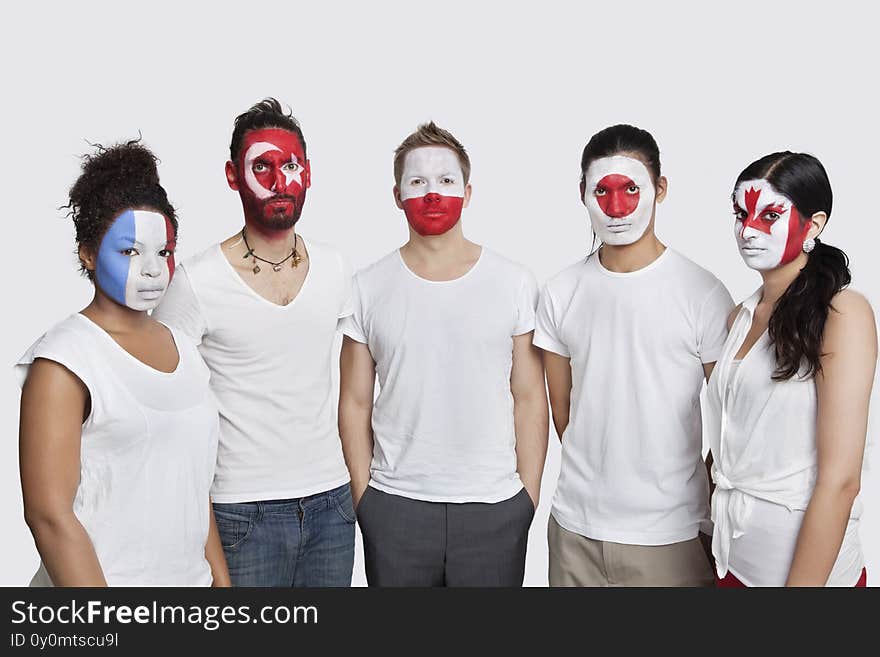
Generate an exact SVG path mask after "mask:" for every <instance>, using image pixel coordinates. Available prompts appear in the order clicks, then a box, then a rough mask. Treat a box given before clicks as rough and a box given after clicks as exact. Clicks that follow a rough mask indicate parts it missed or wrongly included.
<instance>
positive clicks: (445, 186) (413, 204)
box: [398, 146, 465, 235]
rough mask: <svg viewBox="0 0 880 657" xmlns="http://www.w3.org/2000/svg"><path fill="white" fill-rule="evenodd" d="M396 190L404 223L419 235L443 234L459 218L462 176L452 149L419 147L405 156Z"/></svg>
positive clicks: (462, 188)
mask: <svg viewBox="0 0 880 657" xmlns="http://www.w3.org/2000/svg"><path fill="white" fill-rule="evenodd" d="M398 189H399V191H400V200H401V201H403V211H404V213H405V214H406V220H407V221H408V222H409V225H410V226H412V227H413V230H415V231H416V232H417V233H418V234H419V235H440V234H442V233H445V232H446V231H447V230H449V229H450V228H452V227H453V226H454V225H455V224H457V223H458V220H459V219H460V218H461V209H462V207H463V204H464V189H465V184H464V175H463V174H462V171H461V164H460V163H459V161H458V156H457V155H456V154H455V151H453V150H452V149H451V148H446V147H445V146H421V147H419V148H414V149H413V150H411V151H410V152H409V153H407V154H406V159H405V160H404V164H403V175H402V176H401V178H400V186H399V188H398Z"/></svg>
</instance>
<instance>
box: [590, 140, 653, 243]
mask: <svg viewBox="0 0 880 657" xmlns="http://www.w3.org/2000/svg"><path fill="white" fill-rule="evenodd" d="M655 196H656V191H655V189H654V184H653V182H651V174H650V172H649V171H648V168H647V167H646V166H645V165H644V164H643V163H642V162H640V161H639V160H636V159H633V158H631V157H626V156H623V155H613V156H610V157H602V158H599V159H597V160H594V161H593V162H592V163H591V164H590V166H589V167H587V171H586V173H585V174H584V204H585V205H586V206H587V212H589V215H590V223H591V224H592V226H593V232H595V233H596V235H598V236H599V239H601V240H602V242H604V243H605V244H612V245H615V246H620V245H625V244H632V243H633V242H635V241H637V240H638V239H639V238H641V236H642V235H644V234H645V230H647V228H648V224H650V223H651V216H652V215H653V213H654V198H655Z"/></svg>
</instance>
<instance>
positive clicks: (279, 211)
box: [237, 128, 311, 230]
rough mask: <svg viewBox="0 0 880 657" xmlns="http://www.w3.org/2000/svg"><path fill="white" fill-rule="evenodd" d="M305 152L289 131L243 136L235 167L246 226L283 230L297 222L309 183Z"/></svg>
mask: <svg viewBox="0 0 880 657" xmlns="http://www.w3.org/2000/svg"><path fill="white" fill-rule="evenodd" d="M304 151H305V149H304V148H303V145H302V142H300V139H299V137H298V136H297V135H296V134H295V133H293V132H290V131H289V130H283V129H281V128H263V129H260V130H252V131H250V132H248V133H247V134H246V135H245V137H244V140H243V141H242V146H241V154H240V155H239V161H238V163H237V165H238V171H239V185H238V191H239V194H240V195H241V201H242V205H243V207H244V215H245V221H246V222H247V223H248V225H255V226H257V227H262V228H265V229H269V230H286V229H288V228H291V227H293V225H294V224H295V223H296V222H297V220H298V219H299V217H300V214H301V213H302V208H303V204H304V203H305V200H306V189H308V187H309V185H310V183H311V178H310V176H311V173H310V170H309V163H308V161H307V160H306V157H305V152H304Z"/></svg>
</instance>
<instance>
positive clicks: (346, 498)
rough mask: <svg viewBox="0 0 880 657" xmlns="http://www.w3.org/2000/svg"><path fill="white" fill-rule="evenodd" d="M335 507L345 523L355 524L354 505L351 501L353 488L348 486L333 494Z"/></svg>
mask: <svg viewBox="0 0 880 657" xmlns="http://www.w3.org/2000/svg"><path fill="white" fill-rule="evenodd" d="M362 499H363V498H362ZM333 505H334V506H335V507H336V511H338V512H339V515H340V516H342V519H343V520H345V522H347V523H349V524H350V525H353V524H354V521H355V513H354V505H353V504H352V501H351V486H349V485H348V484H346V485H345V487H344V488H341V489H340V490H338V491H335V492H334V493H333ZM358 506H360V505H358Z"/></svg>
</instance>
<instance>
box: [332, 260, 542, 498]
mask: <svg viewBox="0 0 880 657" xmlns="http://www.w3.org/2000/svg"><path fill="white" fill-rule="evenodd" d="M353 298H354V314H353V315H352V316H351V318H350V320H348V321H346V322H344V323H343V329H342V330H343V332H344V333H345V334H346V335H347V336H349V337H350V338H351V339H353V340H357V341H358V342H362V343H365V344H367V345H368V346H369V349H370V353H371V354H372V356H373V360H374V361H375V362H376V373H377V374H378V377H379V386H380V391H379V395H378V397H377V399H376V402H375V407H374V409H373V436H374V447H373V462H372V465H371V468H370V471H371V476H372V480H371V481H370V485H371V486H373V487H375V488H377V489H379V490H381V491H384V492H386V493H392V494H395V495H402V496H404V497H408V498H411V499H417V500H426V501H429V502H500V501H501V500H505V499H507V498H509V497H512V496H513V495H515V494H516V493H517V492H518V491H519V490H520V489H521V488H522V482H521V481H520V478H519V475H518V474H517V471H516V451H515V448H516V433H515V431H514V422H513V396H512V394H511V392H510V373H511V367H512V363H513V336H516V335H522V334H524V333H528V332H530V331H532V330H533V329H534V327H535V301H536V299H537V283H536V282H535V279H534V276H532V274H531V273H530V272H529V271H528V270H527V269H525V268H524V267H522V266H520V265H518V264H515V263H513V262H510V261H509V260H507V259H505V258H503V257H501V256H500V255H497V254H495V253H493V252H492V251H489V250H488V249H486V248H485V247H483V249H482V251H481V253H480V258H479V260H478V261H477V262H476V264H474V266H473V267H471V269H470V270H469V271H468V272H467V273H466V274H464V275H463V276H461V277H460V278H457V279H454V280H451V281H429V280H426V279H424V278H421V277H419V276H417V275H416V274H415V273H413V272H412V271H411V270H410V269H409V268H408V267H407V266H406V264H404V262H403V259H402V257H401V256H400V252H399V251H394V252H392V253H391V254H389V255H387V256H386V257H384V258H382V259H381V260H379V261H378V262H376V263H375V264H373V265H371V266H370V267H367V268H366V269H364V270H362V271H360V272H358V274H357V275H356V276H355V282H354V295H353Z"/></svg>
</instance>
